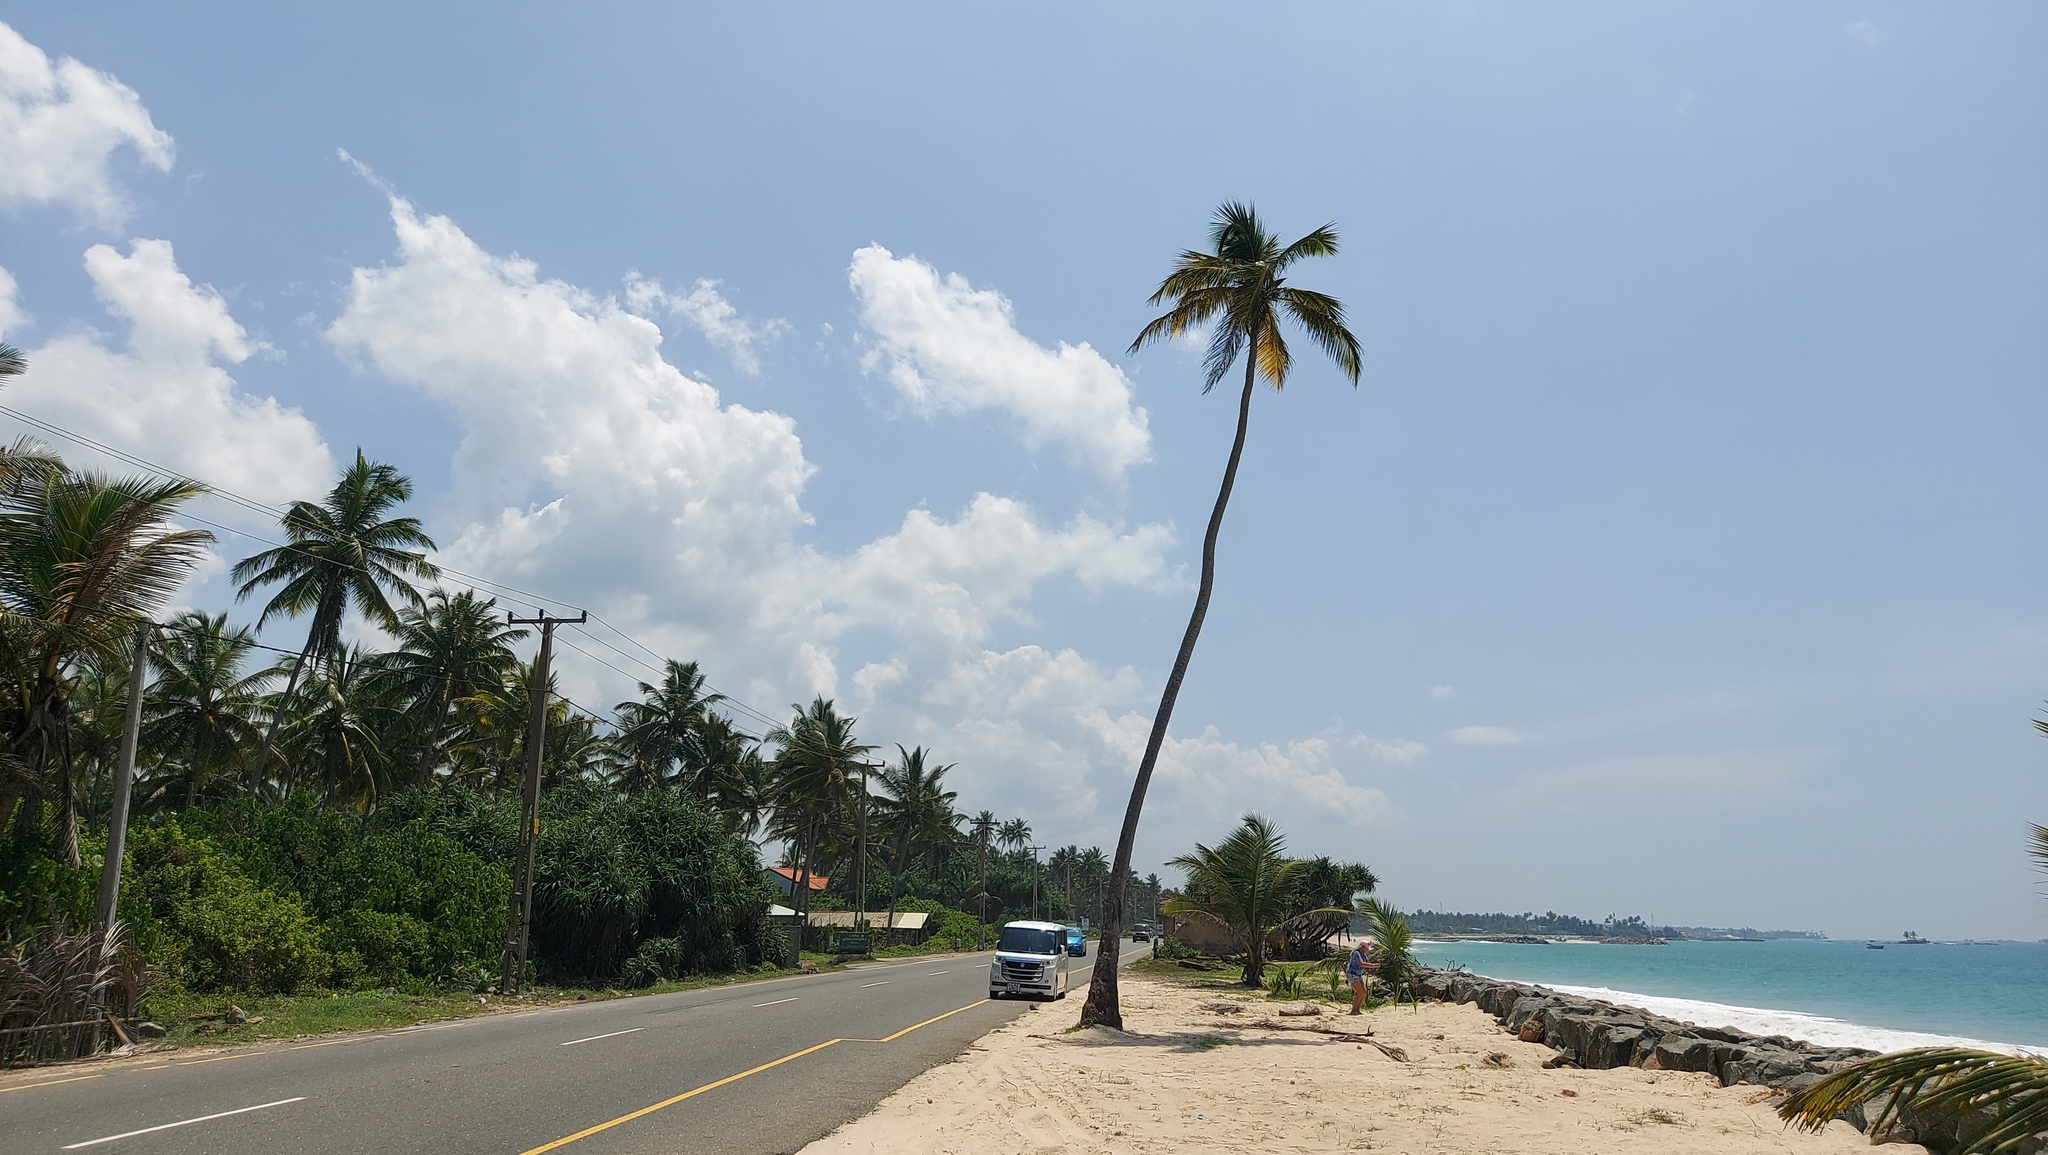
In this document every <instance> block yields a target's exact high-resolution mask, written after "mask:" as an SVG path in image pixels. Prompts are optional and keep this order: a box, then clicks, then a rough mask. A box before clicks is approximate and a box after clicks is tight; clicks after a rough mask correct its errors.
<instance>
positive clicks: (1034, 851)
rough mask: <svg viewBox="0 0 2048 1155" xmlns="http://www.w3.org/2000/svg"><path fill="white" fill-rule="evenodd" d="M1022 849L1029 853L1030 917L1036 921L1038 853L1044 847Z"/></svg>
mask: <svg viewBox="0 0 2048 1155" xmlns="http://www.w3.org/2000/svg"><path fill="white" fill-rule="evenodd" d="M1024 849H1026V850H1028V851H1030V852H1031V917H1032V918H1033V919H1036V918H1037V917H1038V852H1039V851H1041V850H1044V849H1045V847H1043V846H1027V847H1025V848H1024Z"/></svg>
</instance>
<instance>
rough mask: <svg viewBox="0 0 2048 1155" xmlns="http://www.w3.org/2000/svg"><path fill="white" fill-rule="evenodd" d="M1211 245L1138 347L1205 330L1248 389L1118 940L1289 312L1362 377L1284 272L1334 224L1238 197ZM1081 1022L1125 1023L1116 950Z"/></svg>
mask: <svg viewBox="0 0 2048 1155" xmlns="http://www.w3.org/2000/svg"><path fill="white" fill-rule="evenodd" d="M1209 242H1210V247H1211V248H1212V249H1213V250H1214V251H1213V252H1206V253H1205V252H1198V251H1194V250H1189V251H1186V252H1183V253H1181V255H1180V258H1179V259H1178V260H1177V261H1175V262H1174V269H1173V271H1172V272H1171V273H1168V274H1167V276H1166V279H1165V280H1164V281H1161V282H1160V284H1159V289H1158V291H1157V292H1155V293H1153V294H1152V304H1154V305H1157V304H1160V303H1162V302H1165V301H1171V302H1173V304H1172V307H1171V308H1169V309H1168V310H1167V312H1166V314H1165V315H1164V316H1161V317H1158V318H1156V319H1155V320H1153V321H1152V322H1151V323H1150V324H1148V325H1146V326H1145V327H1144V328H1143V329H1142V330H1140V331H1139V332H1138V337H1137V339H1136V340H1134V341H1132V342H1131V351H1132V352H1134V353H1135V352H1137V351H1138V350H1139V349H1140V348H1142V347H1143V346H1145V345H1147V344H1149V343H1152V342H1155V341H1167V340H1175V339H1179V338H1181V337H1185V336H1187V335H1189V334H1191V333H1207V335H1208V336H1209V352H1208V355H1207V356H1206V357H1205V358H1204V361H1203V369H1204V370H1205V374H1204V376H1205V380H1204V382H1203V385H1202V391H1203V392H1205V393H1206V392H1208V391H1209V390H1211V389H1213V388H1215V387H1216V385H1217V383H1218V382H1220V381H1222V380H1223V378H1224V376H1225V374H1227V373H1229V372H1230V367H1231V366H1232V365H1233V364H1235V363H1236V362H1237V359H1238V357H1239V355H1240V354H1241V355H1243V357H1244V392H1243V394H1242V395H1241V396H1240V397H1239V399H1238V403H1237V435H1236V437H1235V438H1234V439H1233V440H1232V441H1231V443H1230V459H1229V461H1228V463H1227V464H1225V465H1224V467H1223V484H1222V485H1221V486H1220V487H1219V488H1218V489H1217V492H1216V506H1215V508H1214V509H1213V510H1211V511H1210V514H1209V528H1208V530H1207V531H1206V532H1205V533H1204V534H1203V537H1202V577H1201V582H1200V584H1199V585H1198V586H1197V587H1196V591H1195V605H1194V608H1193V610H1192V611H1190V613H1189V614H1188V628H1187V632H1186V633H1185V634H1183V635H1182V636H1181V642H1180V650H1179V652H1178V654H1176V656H1175V658H1174V662H1173V667H1172V670H1171V672H1170V673H1168V674H1167V677H1166V689H1165V692H1164V693H1162V694H1161V695H1160V697H1159V710H1158V712H1157V713H1156V714H1154V715H1153V718H1152V732H1151V734H1150V736H1149V737H1148V738H1147V739H1146V742H1145V753H1144V756H1143V757H1142V758H1141V759H1140V760H1139V762H1138V773H1137V777H1136V779H1135V780H1134V781H1133V782H1132V783H1131V801H1130V804H1129V805H1128V806H1127V807H1126V808H1125V810H1124V821H1123V827H1122V830H1121V832H1120V833H1119V834H1118V836H1117V844H1116V860H1115V863H1114V867H1113V869H1112V872H1111V875H1110V884H1109V909H1110V911H1111V913H1112V917H1111V919H1110V921H1109V923H1108V924H1107V927H1106V929H1107V930H1108V931H1109V932H1110V937H1111V938H1115V937H1116V935H1117V933H1118V932H1120V931H1121V930H1122V919H1123V913H1124V911H1125V910H1126V909H1128V900H1127V899H1126V897H1125V890H1126V888H1127V887H1128V886H1129V884H1130V873H1131V849H1132V847H1133V846H1134V845H1135V844H1136V843H1137V839H1138V816H1139V815H1140V813H1142V812H1143V810H1144V806H1145V791H1146V789H1147V788H1149V787H1150V786H1151V783H1152V771H1153V769H1154V767H1156V766H1157V765H1158V762H1159V750H1160V747H1161V746H1162V745H1163V744H1164V743H1165V741H1166V728H1167V724H1168V723H1169V722H1170V721H1171V720H1172V718H1173V705H1174V703H1175V702H1176V701H1178V700H1179V698H1180V687H1181V682H1182V680H1183V679H1185V678H1186V677H1187V671H1188V663H1189V662H1190V661H1191V660H1192V659H1193V658H1194V655H1195V642H1196V640H1197V639H1199V638H1200V637H1201V636H1202V620H1203V619H1204V618H1205V617H1206V616H1207V615H1208V613H1209V597H1210V595H1211V594H1212V593H1213V592H1214V591H1215V588H1216V538H1217V535H1218V534H1219V533H1221V532H1222V529H1223V511H1224V509H1225V507H1227V506H1228V505H1229V504H1230V490H1231V487H1232V486H1233V485H1234V484H1236V481H1237V466H1238V462H1239V461H1240V460H1242V459H1243V457H1244V440H1245V430H1246V427H1247V426H1248V425H1249V423H1250V421H1251V412H1252V390H1253V388H1254V387H1255V386H1256V385H1257V384H1258V379H1259V378H1260V377H1264V378H1265V379H1266V383H1267V384H1269V385H1271V386H1272V387H1273V389H1274V390H1275V391H1276V392H1277V391H1278V390H1279V389H1280V388H1281V387H1282V386H1283V385H1285V384H1286V382H1287V374H1288V371H1289V370H1290V369H1291V368H1292V367H1293V364H1294V356H1293V354H1292V353H1291V352H1289V351H1288V348H1287V341H1286V339H1285V337H1284V336H1283V335H1282V333H1281V329H1280V321H1281V318H1283V317H1285V318H1287V319H1289V320H1292V321H1293V322H1294V323H1295V324H1297V325H1299V326H1300V327H1301V328H1302V329H1303V331H1305V332H1306V333H1307V334H1308V336H1309V339H1310V340H1311V341H1313V342H1315V344H1316V345H1317V346H1318V347H1319V348H1321V349H1322V350H1323V352H1324V353H1326V354H1328V355H1329V357H1330V359H1331V360H1332V361H1335V362H1336V363H1337V368H1338V370H1339V371H1341V372H1343V373H1344V374H1345V375H1346V376H1348V377H1350V378H1351V383H1352V385H1353V386H1356V385H1357V384H1358V373H1359V360H1358V338H1356V337H1354V336H1352V335H1351V330H1350V329H1348V328H1346V327H1345V325H1344V306H1343V305H1342V304H1341V303H1340V302H1338V300H1337V298H1335V297H1332V296H1329V295H1328V294H1326V293H1318V292H1314V291H1312V290H1309V289H1301V288H1296V287H1294V286H1292V285H1289V284H1288V283H1287V281H1286V278H1285V277H1284V276H1283V274H1284V273H1285V272H1286V271H1287V270H1288V269H1289V268H1291V267H1293V266H1294V265H1295V264H1296V263H1298V262H1300V261H1302V260H1305V259H1307V258H1309V257H1328V256H1334V255H1335V254H1336V252H1337V228H1336V226H1335V225H1324V226H1323V227H1322V228H1319V229H1317V230H1315V231H1314V232H1311V233H1309V234H1308V235H1307V236H1304V237H1302V238H1301V239H1299V240H1297V241H1295V242H1294V243H1292V244H1288V245H1282V244H1281V243H1280V238H1279V237H1277V236H1275V235H1274V234H1272V233H1270V232H1268V231H1267V230H1266V226H1265V223H1264V222H1263V221H1261V220H1260V219H1259V216H1258V213H1256V212H1255V211H1253V209H1252V207H1251V206H1250V205H1247V204H1237V203H1231V204H1226V205H1224V206H1222V207H1221V208H1219V209H1217V210H1216V216H1215V219H1214V220H1213V221H1212V223H1211V225H1210V228H1209ZM1250 969H1251V971H1252V973H1251V977H1250V979H1249V981H1250V982H1252V983H1254V984H1256V983H1257V982H1258V976H1257V973H1256V970H1257V968H1256V967H1252V968H1250ZM1081 1021H1082V1022H1083V1023H1085V1024H1087V1025H1089V1026H1107V1027H1115V1028H1117V1029H1118V1030H1121V1029H1123V1010H1122V1006H1121V1004H1120V1003H1119V1002H1118V1000H1117V988H1116V953H1115V950H1114V948H1111V949H1108V950H1104V951H1103V952H1102V953H1101V954H1099V955H1098V956H1097V957H1096V960H1095V974H1094V978H1093V980H1092V981H1091V982H1090V983H1089V987H1088V1001H1087V1003H1086V1004H1085V1005H1084V1006H1083V1007H1082V1008H1081Z"/></svg>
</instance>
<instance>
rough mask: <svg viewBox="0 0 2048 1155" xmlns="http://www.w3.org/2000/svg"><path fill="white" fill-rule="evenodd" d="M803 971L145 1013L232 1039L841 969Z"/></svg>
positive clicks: (191, 1004)
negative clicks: (507, 994) (509, 993)
mask: <svg viewBox="0 0 2048 1155" xmlns="http://www.w3.org/2000/svg"><path fill="white" fill-rule="evenodd" d="M804 962H805V964H806V965H805V967H804V969H803V971H801V972H799V971H794V970H763V971H750V972H746V973H743V974H732V975H703V976H696V977H691V978H685V979H677V980H673V981H669V982H662V983H656V984H655V985H653V986H651V987H645V988H642V989H640V990H632V991H624V990H618V989H615V988H609V987H607V988H598V989H578V988H566V987H535V988H532V990H531V993H530V994H529V995H528V996H527V997H525V998H500V997H499V996H498V995H496V994H481V995H480V994H461V993H428V994H407V993H402V992H401V993H395V994H388V995H387V994H384V993H382V992H379V991H322V992H319V993H316V994H306V995H253V994H236V993H233V992H228V993H217V994H207V995H193V994H184V993H164V994H157V995H151V996H149V997H147V998H145V999H144V1000H143V1005H142V1009H143V1014H142V1015H141V1016H140V1017H141V1018H142V1019H144V1020H147V1021H150V1022H154V1023H156V1024H158V1025H159V1026H162V1027H163V1028H164V1030H165V1031H166V1032H167V1033H166V1036H165V1038H164V1039H163V1040H161V1041H162V1042H165V1043H169V1044H171V1045H172V1046H177V1047H190V1046H232V1045H234V1044H238V1043H253V1042H259V1041H262V1040H265V1039H285V1038H298V1037H301V1036H305V1035H324V1034H331V1033H333V1032H337V1031H380V1030H389V1029H391V1028H393V1027H410V1026H417V1025H419V1024H421V1023H433V1022H445V1021H448V1020H451V1019H466V1018H470V1017H473V1016H476V1015H487V1014H494V1013H497V1012H500V1011H509V1010H523V1009H530V1008H533V1007H539V1006H561V1005H563V1004H566V1003H580V1002H600V1001H604V1000H609V999H620V998H632V997H634V996H637V995H665V994H673V993H675V992H677V991H693V990H702V989H704V988H706V987H718V986H731V985H733V984H737V983H747V982H758V981H760V980H762V979H774V978H790V977H793V976H795V975H797V974H799V973H803V974H819V973H825V972H829V971H833V970H839V969H842V968H840V967H838V966H837V965H835V964H834V963H832V962H831V961H830V960H813V959H810V958H808V957H807V958H806V959H805V960H804ZM234 1007H239V1008H241V1010H242V1012H243V1015H244V1016H246V1017H245V1019H244V1021H242V1022H241V1023H239V1024H236V1023H231V1022H230V1021H229V1020H230V1017H231V1014H230V1008H234Z"/></svg>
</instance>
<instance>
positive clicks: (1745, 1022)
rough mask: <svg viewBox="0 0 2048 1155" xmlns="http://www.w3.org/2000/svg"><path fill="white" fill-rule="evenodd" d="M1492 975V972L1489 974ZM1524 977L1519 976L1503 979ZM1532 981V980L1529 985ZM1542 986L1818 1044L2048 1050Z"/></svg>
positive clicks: (1795, 1014) (1794, 1014) (1697, 1022)
mask: <svg viewBox="0 0 2048 1155" xmlns="http://www.w3.org/2000/svg"><path fill="white" fill-rule="evenodd" d="M1487 977H1489V978H1490V977H1492V976H1487ZM1507 981H1515V982H1519V981H1523V980H1507ZM1531 985H1533V984H1531ZM1542 985H1543V986H1544V987H1545V988H1547V989H1549V990H1553V991H1558V992H1560V993H1563V994H1568V995H1578V996H1579V997H1581V998H1588V999H1604V1000H1606V1001H1607V1002H1610V1003H1615V1004H1618V1005H1620V1006H1625V1007H1638V1008H1640V1009H1642V1010H1646V1011H1649V1012H1651V1013H1652V1014H1658V1015H1663V1016H1664V1017H1666V1018H1672V1019H1677V1020H1679V1021H1680V1022H1686V1023H1691V1024H1693V1025H1694V1026H1700V1027H1732V1028H1734V1029H1735V1030H1738V1031H1748V1032H1749V1033H1750V1034H1753V1035H1783V1036H1785V1037H1786V1038H1789V1039H1800V1040H1803V1041H1805V1042H1809V1043H1813V1044H1814V1045H1816V1046H1822V1047H1865V1048H1868V1049H1870V1050H1873V1051H1899V1050H1904V1049H1905V1048H1907V1047H1975V1048H1977V1049H1978V1050H1984V1051H2000V1052H2003V1053H2005V1054H2008V1055H2036V1056H2041V1055H2044V1054H2048V1052H2044V1051H2042V1050H2041V1049H2040V1048H2036V1047H2026V1046H2021V1045H2018V1044H2016V1043H1994V1042H1988V1041H1986V1040H1983V1039H1966V1038H1962V1037H1961V1036H1958V1035H1931V1034H1927V1033H1925V1032H1922V1031H1900V1030H1893V1029H1891V1028H1889V1027H1866V1026H1863V1025H1861V1024H1859V1023H1851V1022H1846V1021H1844V1020H1842V1019H1831V1018H1829V1017H1827V1016H1826V1015H1814V1014H1808V1013H1806V1012H1805V1011H1780V1010H1773V1009H1770V1008H1767V1007H1737V1006H1730V1005H1729V1004H1727V1003H1709V1002H1702V1001H1700V1000H1698V999H1671V998H1664V997H1662V996H1660V995H1643V994H1637V993H1635V992H1634V991H1618V990H1615V989H1613V988H1612V987H1576V986H1565V985H1564V984H1562V983H1544V984H1542Z"/></svg>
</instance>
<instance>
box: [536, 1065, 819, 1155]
mask: <svg viewBox="0 0 2048 1155" xmlns="http://www.w3.org/2000/svg"><path fill="white" fill-rule="evenodd" d="M843 1041H844V1040H841V1039H827V1040H825V1041H824V1042H822V1043H819V1044H818V1045H817V1046H815V1047H805V1048H804V1049H803V1050H801V1051H798V1052H796V1053H795V1054H793V1055H784V1056H782V1057H781V1058H779V1059H776V1060H775V1061H774V1062H771V1063H763V1064H761V1065H760V1066H758V1067H755V1068H754V1069H752V1070H750V1071H741V1072H740V1073H739V1074H737V1075H727V1076H726V1077H725V1078H723V1079H720V1080H718V1081H717V1082H715V1083H706V1084H704V1085H703V1086H701V1087H697V1088H695V1089H693V1090H689V1091H684V1092H683V1093H682V1094H680V1095H677V1096H676V1097H675V1098H673V1099H663V1100H662V1101H661V1102H659V1103H656V1104H654V1105H653V1106H651V1107H642V1108H640V1109H639V1110H638V1111H632V1112H629V1113H627V1114H624V1115H621V1116H619V1117H618V1118H616V1119H613V1120H611V1121H609V1122H605V1123H599V1124H598V1125H597V1126H595V1127H585V1128H584V1129H583V1130H581V1131H578V1132H576V1133H575V1134H574V1135H564V1136H563V1137H561V1138H560V1139H557V1140H555V1141H554V1142H552V1143H543V1144H541V1145H540V1146H538V1147H535V1148H533V1149H532V1150H529V1151H525V1152H522V1153H521V1155H541V1152H543V1151H553V1150H554V1149H555V1148H557V1147H566V1146H568V1145H569V1144H571V1143H574V1142H575V1141H576V1140H578V1139H587V1138H589V1137H590V1136H592V1135H595V1134H597V1133H598V1132H599V1131H609V1130H611V1129H612V1128H613V1127H616V1126H618V1125H619V1124H621V1123H631V1122H632V1121H633V1120H635V1119H638V1118H639V1117H640V1116H642V1115H652V1114H654V1113H655V1112H656V1111H659V1110H661V1109H662V1108H663V1107H673V1106H675V1105H676V1104H677V1103H680V1102H682V1101H683V1100H684V1099H694V1098H696V1097H697V1096H699V1095H701V1094H703V1093H704V1092H706V1091H715V1090H717V1089H718V1088H720V1087H723V1086H725V1085H726V1084H727V1083H737V1082H739V1081H740V1080H741V1079H744V1078H746V1077H747V1076H748V1075H758V1074H760V1073H761V1072H763V1071H765V1070H767V1069H768V1068H770V1067H780V1066H781V1065H782V1064H784V1063H787V1062H789V1061H790V1060H791V1059H801V1058H803V1057H804V1056H805V1055H808V1054H810V1053H811V1052H813V1051H822V1050H824V1049H825V1048H826V1047H829V1046H831V1045H832V1044H834V1043H838V1042H843Z"/></svg>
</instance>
